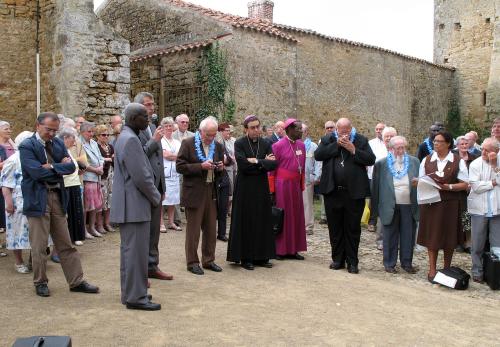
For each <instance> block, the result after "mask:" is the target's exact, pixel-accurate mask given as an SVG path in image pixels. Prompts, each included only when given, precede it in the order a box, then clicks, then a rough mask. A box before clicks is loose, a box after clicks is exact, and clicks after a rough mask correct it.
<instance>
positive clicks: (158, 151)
mask: <svg viewBox="0 0 500 347" xmlns="http://www.w3.org/2000/svg"><path fill="white" fill-rule="evenodd" d="M134 102H137V103H139V104H142V105H144V107H146V110H147V111H148V118H149V125H148V127H147V128H146V129H145V130H141V131H140V132H139V139H140V140H141V144H142V147H143V148H144V152H146V155H147V156H148V159H149V162H150V163H151V167H152V168H153V174H154V183H155V186H156V188H158V191H159V192H160V194H161V196H162V200H163V197H164V195H165V174H164V172H163V150H162V147H161V138H162V137H163V130H162V128H161V127H158V128H156V126H155V125H154V124H153V123H152V122H151V120H152V117H153V114H154V112H155V108H154V107H155V102H154V97H153V95H152V94H150V93H147V92H141V93H139V94H137V95H136V97H135V98H134ZM162 207H163V206H162V204H161V203H160V204H159V205H158V206H153V207H152V208H151V224H150V233H149V261H148V277H149V278H156V279H160V280H172V279H173V276H172V275H170V274H168V273H165V272H163V271H161V270H160V268H159V267H158V264H159V263H160V252H159V250H158V242H159V241H160V214H161V213H162Z"/></svg>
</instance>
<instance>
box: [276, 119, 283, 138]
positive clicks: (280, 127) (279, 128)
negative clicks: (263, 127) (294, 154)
mask: <svg viewBox="0 0 500 347" xmlns="http://www.w3.org/2000/svg"><path fill="white" fill-rule="evenodd" d="M284 127H285V123H284V122H282V121H278V122H276V123H275V124H274V127H273V130H274V132H275V133H276V135H278V136H279V137H283V135H285V129H284Z"/></svg>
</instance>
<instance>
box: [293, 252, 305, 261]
mask: <svg viewBox="0 0 500 347" xmlns="http://www.w3.org/2000/svg"><path fill="white" fill-rule="evenodd" d="M291 258H292V259H295V260H304V259H305V258H304V256H302V255H300V254H299V253H295V254H294V255H292V256H291Z"/></svg>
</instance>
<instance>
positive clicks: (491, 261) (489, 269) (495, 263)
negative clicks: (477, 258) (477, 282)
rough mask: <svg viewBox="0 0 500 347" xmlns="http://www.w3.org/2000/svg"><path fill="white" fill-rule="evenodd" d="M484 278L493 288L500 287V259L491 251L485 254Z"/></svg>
mask: <svg viewBox="0 0 500 347" xmlns="http://www.w3.org/2000/svg"><path fill="white" fill-rule="evenodd" d="M483 267H484V274H483V277H484V280H485V281H486V283H488V286H489V287H490V288H491V289H493V290H498V289H500V259H499V258H498V257H497V256H496V255H495V254H491V253H490V252H484V254H483Z"/></svg>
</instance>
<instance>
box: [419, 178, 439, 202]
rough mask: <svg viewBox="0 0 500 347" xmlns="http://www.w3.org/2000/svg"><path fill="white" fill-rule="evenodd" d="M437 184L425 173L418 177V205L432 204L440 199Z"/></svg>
mask: <svg viewBox="0 0 500 347" xmlns="http://www.w3.org/2000/svg"><path fill="white" fill-rule="evenodd" d="M439 189H440V187H439V184H437V183H436V181H434V180H433V179H432V178H430V177H429V176H427V175H424V176H421V177H419V178H418V185H417V202H418V204H419V205H424V204H432V203H435V202H439V201H441V195H440V194H439Z"/></svg>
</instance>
